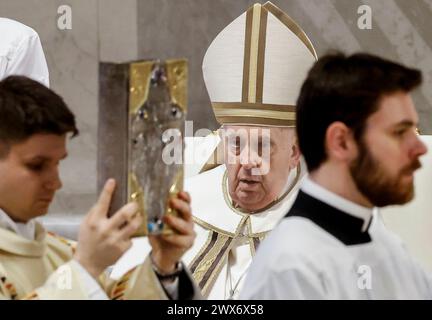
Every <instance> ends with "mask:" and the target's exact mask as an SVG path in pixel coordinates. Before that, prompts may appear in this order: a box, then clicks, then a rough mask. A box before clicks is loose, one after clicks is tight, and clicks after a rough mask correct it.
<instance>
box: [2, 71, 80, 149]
mask: <svg viewBox="0 0 432 320" xmlns="http://www.w3.org/2000/svg"><path fill="white" fill-rule="evenodd" d="M68 132H71V133H72V137H74V136H76V135H78V129H77V127H76V124H75V116H74V115H73V113H72V112H71V111H70V110H69V108H68V107H67V105H66V104H65V102H64V101H63V99H62V98H61V97H60V96H59V95H57V94H56V93H55V92H54V91H52V90H51V89H49V88H47V87H45V86H44V85H43V84H41V83H39V82H37V81H34V80H32V79H29V78H27V77H23V76H10V77H7V78H6V79H4V80H2V81H0V143H2V144H4V146H3V147H6V148H2V149H6V150H0V157H2V156H5V151H6V153H7V151H8V147H9V146H10V144H11V143H17V142H22V141H25V140H26V139H28V138H29V137H30V136H32V135H34V134H37V133H51V134H57V135H63V134H65V133H68Z"/></svg>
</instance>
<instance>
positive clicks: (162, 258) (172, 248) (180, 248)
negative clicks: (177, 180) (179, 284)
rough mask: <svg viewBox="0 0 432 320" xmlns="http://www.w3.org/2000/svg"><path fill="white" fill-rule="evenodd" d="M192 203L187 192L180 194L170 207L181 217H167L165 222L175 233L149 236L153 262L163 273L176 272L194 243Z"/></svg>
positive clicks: (171, 201)
mask: <svg viewBox="0 0 432 320" xmlns="http://www.w3.org/2000/svg"><path fill="white" fill-rule="evenodd" d="M190 203H191V199H190V196H189V194H188V193H186V192H180V193H179V194H178V196H177V199H175V198H173V199H171V200H170V205H171V207H172V208H173V209H176V210H177V211H178V213H179V215H178V217H176V216H173V215H166V216H165V217H164V222H165V223H166V224H168V225H169V226H170V227H171V228H172V229H173V230H174V233H173V234H169V235H157V236H149V240H150V244H151V246H152V258H153V261H154V263H155V264H156V266H157V268H158V269H159V270H161V271H162V272H163V273H167V274H169V273H172V272H173V271H175V268H176V264H177V262H179V261H180V259H181V257H182V256H183V254H184V253H185V252H186V251H187V250H188V249H190V248H191V247H192V245H193V243H194V240H195V237H196V233H195V231H194V222H193V220H192V210H191V207H190Z"/></svg>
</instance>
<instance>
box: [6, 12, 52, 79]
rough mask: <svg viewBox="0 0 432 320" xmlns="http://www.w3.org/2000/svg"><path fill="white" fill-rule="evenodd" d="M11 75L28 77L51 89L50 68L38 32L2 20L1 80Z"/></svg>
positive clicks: (22, 25) (19, 24)
mask: <svg viewBox="0 0 432 320" xmlns="http://www.w3.org/2000/svg"><path fill="white" fill-rule="evenodd" d="M10 75H22V76H27V77H29V78H31V79H33V80H36V81H39V82H40V83H42V84H44V85H45V86H47V87H49V73H48V66H47V63H46V60H45V55H44V52H43V49H42V45H41V42H40V39H39V36H38V34H37V32H36V31H34V30H33V29H32V28H30V27H28V26H26V25H24V24H22V23H20V22H17V21H14V20H11V19H6V18H0V80H2V79H4V78H6V77H8V76H10Z"/></svg>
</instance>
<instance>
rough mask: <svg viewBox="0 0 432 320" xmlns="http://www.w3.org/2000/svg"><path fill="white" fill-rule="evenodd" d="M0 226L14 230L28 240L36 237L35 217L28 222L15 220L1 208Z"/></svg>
mask: <svg viewBox="0 0 432 320" xmlns="http://www.w3.org/2000/svg"><path fill="white" fill-rule="evenodd" d="M0 227H2V228H5V229H8V230H10V231H13V232H15V233H16V234H17V235H20V236H21V237H23V238H26V239H28V240H34V239H35V234H36V221H35V220H34V219H32V220H30V221H29V222H27V223H21V222H15V221H13V220H12V219H11V218H10V217H9V215H8V214H7V213H6V212H4V211H3V210H2V209H0Z"/></svg>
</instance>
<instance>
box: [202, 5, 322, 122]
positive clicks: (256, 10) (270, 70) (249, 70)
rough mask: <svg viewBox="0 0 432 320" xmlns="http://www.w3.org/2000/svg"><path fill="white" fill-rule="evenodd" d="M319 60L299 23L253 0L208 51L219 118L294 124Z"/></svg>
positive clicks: (208, 80) (208, 75)
mask: <svg viewBox="0 0 432 320" xmlns="http://www.w3.org/2000/svg"><path fill="white" fill-rule="evenodd" d="M316 60H317V55H316V52H315V49H314V47H313V45H312V43H311V41H310V40H309V38H308V37H307V35H306V34H305V33H304V32H303V30H302V29H301V28H300V27H299V26H298V25H297V23H296V22H294V21H293V20H292V19H291V18H290V17H289V16H288V15H287V14H286V13H284V12H283V11H282V10H280V9H279V8H278V7H276V6H275V5H274V4H272V3H271V2H267V3H265V4H264V5H261V4H254V5H253V6H252V7H250V8H249V9H248V10H247V11H246V12H245V13H243V14H242V15H240V16H239V17H238V18H237V19H235V20H234V21H233V22H231V23H230V24H229V25H228V26H227V27H225V28H224V29H223V30H222V31H221V32H220V33H219V34H218V35H217V36H216V38H215V39H214V40H213V42H212V43H211V44H210V46H209V48H208V49H207V52H206V54H205V56H204V60H203V65H202V69H203V76H204V81H205V84H206V87H207V91H208V94H209V96H210V100H211V103H212V106H213V110H214V113H215V116H216V119H217V121H218V122H219V123H220V124H245V125H259V126H262V125H265V126H282V127H293V126H295V103H296V100H297V97H298V95H299V93H300V88H301V85H302V83H303V81H304V80H305V79H306V76H307V72H308V71H309V69H310V68H311V67H312V65H313V64H314V62H315V61H316Z"/></svg>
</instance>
